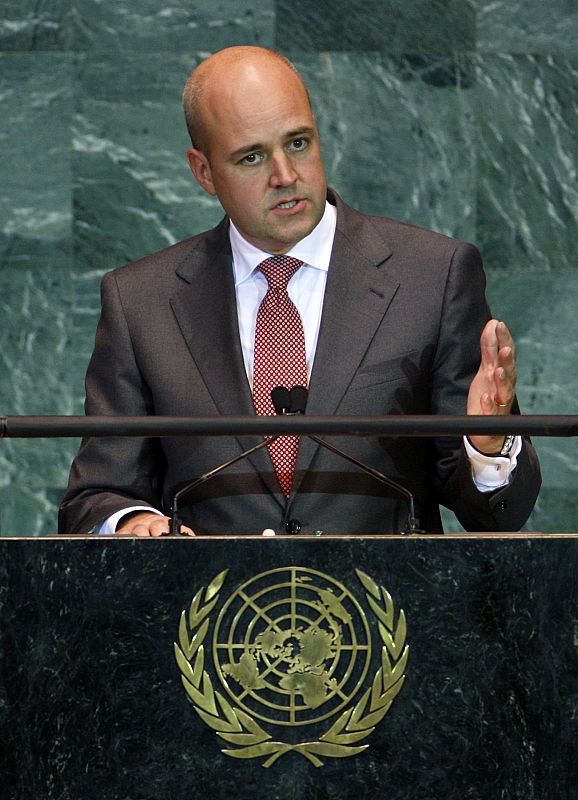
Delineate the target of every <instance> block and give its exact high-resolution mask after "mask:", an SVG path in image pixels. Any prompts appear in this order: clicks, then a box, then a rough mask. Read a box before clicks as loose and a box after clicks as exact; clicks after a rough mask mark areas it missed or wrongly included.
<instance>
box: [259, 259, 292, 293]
mask: <svg viewBox="0 0 578 800" xmlns="http://www.w3.org/2000/svg"><path fill="white" fill-rule="evenodd" d="M301 266H303V261H299V259H298V258H292V257H291V256H271V257H270V258H266V259H265V261H262V262H261V263H260V264H259V267H258V269H260V270H261V272H262V273H263V275H264V276H265V277H266V278H267V283H268V284H269V288H270V289H281V290H284V291H287V284H288V283H289V281H290V280H291V278H292V277H293V275H295V273H296V272H297V270H298V269H299V268H300V267H301Z"/></svg>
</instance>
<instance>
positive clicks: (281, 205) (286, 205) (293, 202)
mask: <svg viewBox="0 0 578 800" xmlns="http://www.w3.org/2000/svg"><path fill="white" fill-rule="evenodd" d="M296 205H297V200H287V201H286V202H285V203H279V204H278V205H277V206H276V208H293V206H296Z"/></svg>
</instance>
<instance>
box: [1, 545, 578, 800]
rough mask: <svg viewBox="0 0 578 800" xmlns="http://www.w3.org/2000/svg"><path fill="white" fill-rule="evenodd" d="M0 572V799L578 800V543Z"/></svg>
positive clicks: (253, 550)
mask: <svg viewBox="0 0 578 800" xmlns="http://www.w3.org/2000/svg"><path fill="white" fill-rule="evenodd" d="M0 550H1V555H0V576H1V577H0V604H1V606H0V607H1V609H2V611H1V614H0V646H1V653H2V664H1V675H2V678H1V687H0V730H1V751H2V752H1V756H0V763H1V776H2V777H1V783H2V797H3V798H4V800H16V799H17V798H18V800H23V798H28V797H30V798H33V797H34V798H39V799H40V798H41V799H42V800H65V798H66V799H68V798H74V799H75V800H76V798H78V799H79V800H80V798H82V800H92V799H93V798H99V800H101V799H102V798H104V799H105V800H149V799H150V800H152V799H153V798H154V800H181V798H182V799H183V800H184V799H185V798H187V800H188V799H189V798H196V797H202V798H204V800H224V799H225V798H227V800H249V798H250V799H251V800H253V798H256V797H258V798H267V799H268V800H350V798H355V800H369V798H372V800H373V798H387V800H410V799H411V800H422V799H423V800H426V799H427V800H437V798H440V800H441V798H443V799H444V800H466V798H472V800H497V798H506V799H507V800H517V798H520V800H570V799H571V798H573V797H576V791H577V790H576V787H577V786H578V757H577V755H578V754H577V749H578V745H577V742H578V591H577V584H578V578H577V568H576V556H577V554H578V536H576V535H548V536H542V535H538V534H534V535H524V534H517V535H504V534H499V535H498V534H496V535H472V534H470V535H466V534H463V535H450V536H419V537H418V536H412V537H400V536H372V537H359V536H356V537H331V536H321V537H299V536H296V537H274V538H273V537H272V538H266V537H235V536H231V537H227V538H219V537H207V538H201V537H199V538H197V539H188V538H187V539H185V538H176V539H175V538H167V539H129V538H127V539H122V538H114V539H103V538H98V537H71V538H65V537H60V538H58V537H54V538H52V537H50V538H46V539H20V538H10V539H2V540H0Z"/></svg>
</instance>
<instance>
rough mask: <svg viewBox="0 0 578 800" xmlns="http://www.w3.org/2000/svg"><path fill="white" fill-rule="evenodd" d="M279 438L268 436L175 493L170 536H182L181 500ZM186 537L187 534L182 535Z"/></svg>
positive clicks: (172, 504)
mask: <svg viewBox="0 0 578 800" xmlns="http://www.w3.org/2000/svg"><path fill="white" fill-rule="evenodd" d="M278 438H279V434H278V435H277V436H267V437H266V438H265V439H264V440H263V441H262V442H259V444H256V445H255V446H254V447H250V448H249V449H248V450H243V452H242V453H239V455H238V456H235V457H234V458H230V459H229V460H228V461H225V463H224V464H220V465H219V466H218V467H215V468H214V469H212V470H210V472H205V474H204V475H201V477H200V478H196V479H195V480H194V481H191V482H190V483H187V484H185V485H184V486H183V487H182V488H181V489H179V491H178V492H175V494H174V495H173V502H172V503H171V525H170V534H169V535H170V536H178V535H180V534H181V525H182V522H181V520H180V519H179V516H178V507H179V500H182V499H183V497H186V496H187V495H188V494H189V492H192V491H194V490H195V489H196V488H197V487H198V486H200V485H201V484H203V483H206V482H207V481H209V480H211V478H214V477H215V475H218V474H219V472H222V471H223V470H224V469H227V468H228V467H232V466H233V464H236V463H237V461H242V460H243V459H244V458H247V457H248V456H250V455H252V454H253V453H256V452H257V450H262V449H263V448H264V447H267V445H270V444H271V442H274V441H275V439H278ZM182 535H186V534H182Z"/></svg>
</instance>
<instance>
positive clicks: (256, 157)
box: [241, 153, 263, 167]
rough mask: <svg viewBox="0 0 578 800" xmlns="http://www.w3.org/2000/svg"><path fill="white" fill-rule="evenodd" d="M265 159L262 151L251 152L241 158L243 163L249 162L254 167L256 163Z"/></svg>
mask: <svg viewBox="0 0 578 800" xmlns="http://www.w3.org/2000/svg"><path fill="white" fill-rule="evenodd" d="M262 159H263V156H262V155H261V153H249V154H248V155H246V156H244V157H243V158H242V159H241V164H247V165H248V166H250V167H252V166H253V165H254V164H259V163H260V162H261V161H262Z"/></svg>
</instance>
